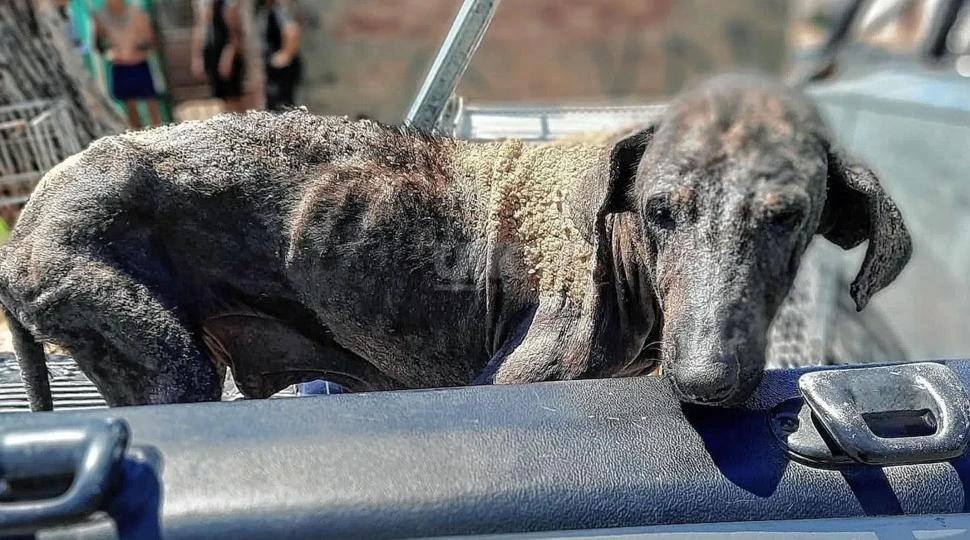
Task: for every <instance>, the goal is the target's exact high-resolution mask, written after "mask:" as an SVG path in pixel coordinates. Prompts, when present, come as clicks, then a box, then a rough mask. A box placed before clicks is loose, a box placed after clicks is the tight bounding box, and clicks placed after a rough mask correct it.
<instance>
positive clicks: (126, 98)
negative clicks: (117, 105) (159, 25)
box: [94, 0, 162, 129]
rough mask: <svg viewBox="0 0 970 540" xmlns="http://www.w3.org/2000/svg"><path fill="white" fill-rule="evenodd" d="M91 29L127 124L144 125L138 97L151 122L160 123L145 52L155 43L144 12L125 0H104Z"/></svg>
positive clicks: (153, 32) (155, 94) (160, 119)
mask: <svg viewBox="0 0 970 540" xmlns="http://www.w3.org/2000/svg"><path fill="white" fill-rule="evenodd" d="M94 29H95V39H96V41H95V42H96V43H97V46H98V50H99V51H101V53H102V54H105V56H106V58H107V60H108V62H109V63H110V64H111V95H112V96H113V97H114V98H115V99H117V100H118V101H121V102H124V104H125V110H126V111H127V112H128V124H129V125H130V126H131V127H133V128H135V129H139V128H142V127H145V126H142V124H141V118H140V116H139V115H138V101H145V104H146V105H147V106H148V114H149V116H150V117H151V125H153V126H158V125H161V123H162V117H161V114H160V113H159V107H158V92H157V91H156V90H155V84H154V82H153V81H152V72H151V68H150V67H149V66H148V54H149V52H150V51H151V50H152V49H154V48H155V47H156V46H157V45H156V40H155V31H154V30H153V29H152V25H151V22H150V21H149V20H148V15H146V14H145V12H143V11H142V10H140V9H138V8H137V7H134V6H129V5H128V4H127V3H126V1H125V0H107V2H105V8H104V10H103V11H100V12H98V13H96V14H95V15H94Z"/></svg>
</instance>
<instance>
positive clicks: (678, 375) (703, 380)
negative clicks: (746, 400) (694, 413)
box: [670, 351, 739, 404]
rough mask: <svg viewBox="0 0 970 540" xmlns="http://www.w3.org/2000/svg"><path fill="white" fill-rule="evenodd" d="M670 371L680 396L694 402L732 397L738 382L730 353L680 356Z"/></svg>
mask: <svg viewBox="0 0 970 540" xmlns="http://www.w3.org/2000/svg"><path fill="white" fill-rule="evenodd" d="M680 360H687V361H681V362H678V364H679V365H676V366H674V369H673V370H671V372H670V375H671V378H672V379H673V382H674V386H675V387H676V389H677V391H678V392H679V393H680V394H681V396H682V397H683V398H685V399H687V400H689V401H693V402H695V403H707V404H718V403H722V402H724V401H727V400H729V399H730V398H732V397H734V394H735V392H736V391H737V389H738V386H739V380H738V376H739V366H738V360H737V357H736V356H735V355H734V354H730V353H728V354H721V353H720V351H718V354H716V355H715V356H712V357H707V358H693V359H680Z"/></svg>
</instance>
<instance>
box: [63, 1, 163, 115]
mask: <svg viewBox="0 0 970 540" xmlns="http://www.w3.org/2000/svg"><path fill="white" fill-rule="evenodd" d="M104 2H105V0H71V3H70V10H71V19H72V21H73V22H74V28H75V31H76V32H77V33H78V36H79V38H80V40H81V43H82V45H83V47H84V49H85V52H84V53H83V55H82V56H83V57H84V65H85V66H86V67H87V68H88V71H89V72H91V74H92V75H93V76H94V78H95V80H97V81H98V83H99V85H100V86H101V89H102V90H104V92H105V94H106V95H109V96H110V95H111V94H110V92H109V91H108V89H109V88H111V69H110V64H109V63H108V61H107V60H105V59H104V57H102V56H101V55H100V54H98V52H97V48H96V47H95V46H94V18H93V14H94V13H96V12H98V11H100V10H101V9H104ZM128 4H129V5H135V6H138V7H139V8H141V10H142V11H144V12H145V13H146V14H147V15H148V18H149V19H150V20H151V21H152V23H153V24H154V25H156V29H155V30H156V32H157V31H158V28H157V24H158V21H157V20H156V19H155V6H154V4H153V0H128ZM148 65H149V66H150V67H151V70H152V80H153V81H154V83H155V90H156V91H157V92H158V93H159V95H160V96H161V99H160V100H159V103H160V109H161V114H162V121H163V122H171V121H172V109H171V103H170V102H169V98H168V93H167V90H168V86H167V84H166V81H165V75H164V73H163V72H162V68H161V66H162V60H161V58H160V55H159V54H158V51H155V52H153V53H152V54H151V55H150V56H149V58H148ZM112 101H114V103H115V107H117V108H118V111H119V112H121V113H122V114H124V104H122V103H121V102H119V101H117V100H112ZM138 112H139V114H140V115H141V119H142V122H143V123H144V124H146V125H147V123H148V120H149V116H148V108H147V107H145V104H144V103H139V104H138Z"/></svg>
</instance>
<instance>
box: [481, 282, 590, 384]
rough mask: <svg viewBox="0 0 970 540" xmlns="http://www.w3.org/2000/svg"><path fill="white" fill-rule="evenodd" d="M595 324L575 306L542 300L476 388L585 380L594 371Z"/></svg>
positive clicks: (496, 357)
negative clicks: (592, 337)
mask: <svg viewBox="0 0 970 540" xmlns="http://www.w3.org/2000/svg"><path fill="white" fill-rule="evenodd" d="M592 326H593V325H592V324H591V323H590V320H589V318H588V317H585V316H583V314H582V312H581V311H580V309H579V308H578V307H576V306H575V305H572V304H569V303H566V302H564V301H563V300H561V299H560V298H557V297H547V298H542V299H540V300H539V304H538V306H537V307H536V309H535V310H534V311H532V312H531V316H529V317H526V318H524V319H523V320H522V321H521V322H520V323H519V324H518V325H517V326H516V328H515V330H514V331H513V332H511V334H510V336H509V337H508V338H506V339H505V341H504V343H503V344H502V346H501V347H500V348H499V350H498V351H497V352H496V353H495V354H494V355H493V357H492V359H491V360H490V361H489V363H488V367H487V368H486V369H485V372H484V373H482V375H481V376H480V377H479V378H478V380H476V384H521V383H531V382H540V381H557V380H568V379H577V378H581V377H583V376H585V375H587V374H589V373H590V370H591V367H592V363H593V362H592V351H591V349H592V347H591V344H592V340H591V336H592V331H593V328H592Z"/></svg>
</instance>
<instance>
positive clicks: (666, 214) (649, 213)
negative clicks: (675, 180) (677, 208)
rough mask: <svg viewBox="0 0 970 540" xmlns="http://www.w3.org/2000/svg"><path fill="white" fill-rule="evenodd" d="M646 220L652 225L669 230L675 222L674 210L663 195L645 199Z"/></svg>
mask: <svg viewBox="0 0 970 540" xmlns="http://www.w3.org/2000/svg"><path fill="white" fill-rule="evenodd" d="M645 210H646V211H645V212H644V213H645V215H646V218H647V221H648V222H649V223H651V224H652V225H653V226H655V227H658V228H661V229H666V230H670V229H673V228H674V226H675V225H676V224H677V220H676V218H675V217H674V211H673V209H672V208H671V207H670V203H669V202H668V201H667V199H666V198H664V197H654V198H651V199H650V200H649V201H647V205H646V208H645Z"/></svg>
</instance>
